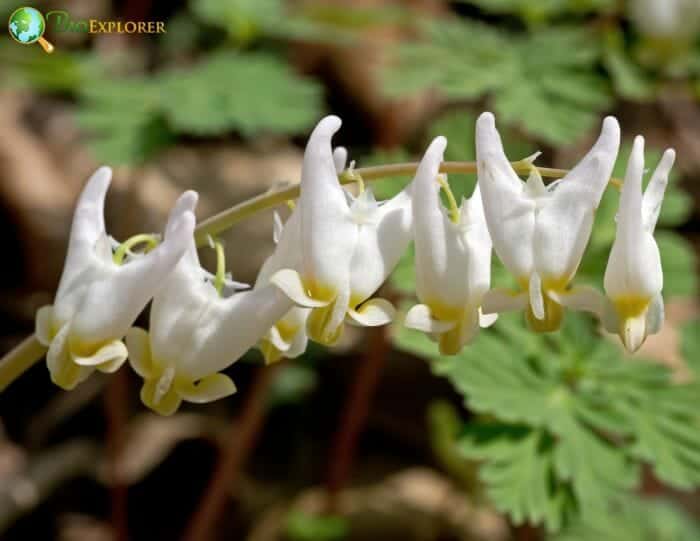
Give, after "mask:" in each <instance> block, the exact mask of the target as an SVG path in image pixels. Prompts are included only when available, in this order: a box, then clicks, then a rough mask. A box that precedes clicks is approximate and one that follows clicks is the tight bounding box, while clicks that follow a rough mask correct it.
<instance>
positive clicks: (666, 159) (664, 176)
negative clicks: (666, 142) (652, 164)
mask: <svg viewBox="0 0 700 541" xmlns="http://www.w3.org/2000/svg"><path fill="white" fill-rule="evenodd" d="M675 160H676V152H675V151H674V150H673V149H670V148H669V149H668V150H666V152H664V155H663V156H662V158H661V161H660V162H659V164H658V165H657V166H656V170H655V171H654V174H653V175H652V176H651V180H650V181H649V185H648V186H647V189H646V191H645V192H644V197H643V198H642V222H643V223H644V229H646V231H647V232H649V233H653V232H654V229H655V228H656V222H657V221H658V220H659V212H660V211H661V203H662V202H663V199H664V192H665V191H666V186H667V185H668V176H669V174H670V172H671V168H672V167H673V162H674V161H675Z"/></svg>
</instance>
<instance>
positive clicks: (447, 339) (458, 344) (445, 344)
mask: <svg viewBox="0 0 700 541" xmlns="http://www.w3.org/2000/svg"><path fill="white" fill-rule="evenodd" d="M460 335H461V333H460V325H457V326H456V327H455V328H454V329H450V330H449V331H447V332H444V333H442V334H441V335H440V337H439V340H438V345H439V347H440V354H441V355H457V354H458V353H459V352H460V351H462V347H463V343H462V340H461V336H460Z"/></svg>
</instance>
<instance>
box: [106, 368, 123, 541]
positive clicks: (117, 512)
mask: <svg viewBox="0 0 700 541" xmlns="http://www.w3.org/2000/svg"><path fill="white" fill-rule="evenodd" d="M128 386H129V382H128V373H127V371H126V370H125V369H121V370H118V371H117V372H116V373H115V374H112V376H111V377H110V378H109V383H108V384H107V393H106V394H105V415H106V416H107V465H108V476H109V482H110V488H111V494H110V504H111V506H112V510H111V513H112V527H113V528H114V536H115V539H116V540H117V541H128V540H129V514H128V494H127V486H126V484H125V483H124V481H123V478H122V475H121V470H120V466H119V465H120V463H121V460H120V456H121V452H122V449H123V448H124V441H125V440H124V438H125V431H126V423H127V401H126V396H127V393H128Z"/></svg>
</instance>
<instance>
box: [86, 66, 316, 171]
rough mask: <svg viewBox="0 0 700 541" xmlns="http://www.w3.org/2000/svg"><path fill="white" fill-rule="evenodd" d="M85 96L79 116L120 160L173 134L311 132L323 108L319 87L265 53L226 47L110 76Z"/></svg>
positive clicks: (103, 150) (105, 153) (106, 153)
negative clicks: (161, 67)
mask: <svg viewBox="0 0 700 541" xmlns="http://www.w3.org/2000/svg"><path fill="white" fill-rule="evenodd" d="M81 95H82V98H83V105H82V107H81V109H80V110H79V112H78V121H79V123H80V125H81V126H82V127H83V128H84V129H85V130H86V131H87V132H88V133H89V134H90V135H91V142H92V143H93V148H94V150H95V151H96V152H97V153H98V155H99V156H100V158H101V159H105V160H109V161H111V162H112V163H115V162H116V163H122V162H138V161H142V160H144V159H146V158H147V157H148V156H150V155H151V154H153V153H154V152H156V151H157V150H159V149H160V148H161V147H162V146H163V145H165V144H167V143H168V142H170V137H171V136H172V135H173V134H192V135H221V134H224V133H227V132H230V131H238V132H239V133H241V134H243V135H245V136H252V135H255V134H257V133H259V132H264V131H274V132H276V133H295V132H298V131H303V130H305V129H307V128H308V127H309V126H310V125H311V124H312V123H313V122H314V121H315V120H316V119H317V118H318V116H319V110H320V90H319V88H318V86H317V85H316V84H315V83H313V82H311V81H308V80H305V79H302V78H299V77H297V76H296V75H295V74H294V73H292V71H291V69H290V68H289V66H287V65H286V64H285V63H284V62H282V61H280V60H279V59H278V58H277V57H275V56H271V55H268V54H264V53H255V54H253V53H250V54H235V53H220V54H215V55H211V56H209V57H208V58H207V59H206V60H204V61H203V62H200V63H199V64H196V65H194V66H192V67H190V68H182V69H173V70H168V71H166V72H163V73H160V74H158V75H156V76H155V77H151V78H145V77H139V78H127V79H119V80H116V79H103V80H101V81H95V82H92V83H91V84H88V85H85V86H84V87H82V88H81Z"/></svg>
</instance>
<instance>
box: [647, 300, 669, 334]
mask: <svg viewBox="0 0 700 541" xmlns="http://www.w3.org/2000/svg"><path fill="white" fill-rule="evenodd" d="M664 318H665V312H664V298H663V297H662V295H661V293H659V294H657V295H656V296H655V297H654V298H653V299H652V300H651V302H650V303H649V308H648V309H647V321H646V326H647V334H656V333H658V332H659V331H660V330H661V327H663V324H664Z"/></svg>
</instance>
